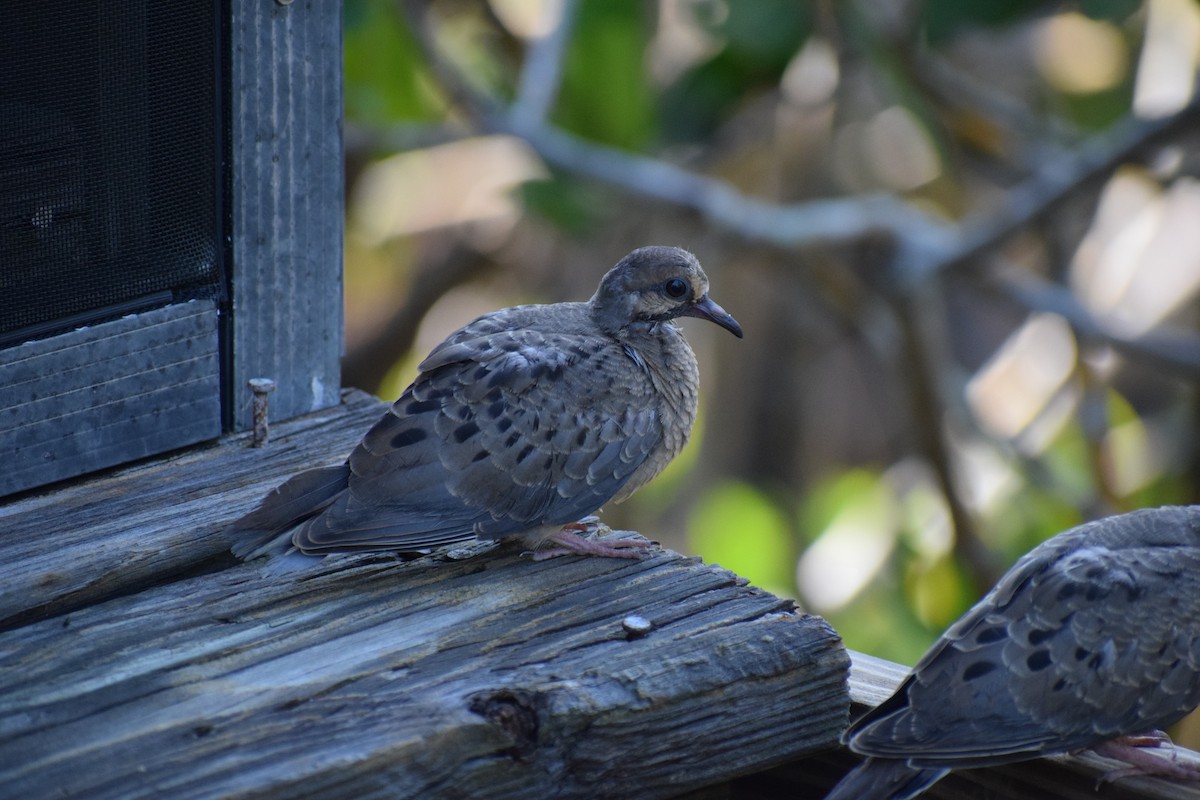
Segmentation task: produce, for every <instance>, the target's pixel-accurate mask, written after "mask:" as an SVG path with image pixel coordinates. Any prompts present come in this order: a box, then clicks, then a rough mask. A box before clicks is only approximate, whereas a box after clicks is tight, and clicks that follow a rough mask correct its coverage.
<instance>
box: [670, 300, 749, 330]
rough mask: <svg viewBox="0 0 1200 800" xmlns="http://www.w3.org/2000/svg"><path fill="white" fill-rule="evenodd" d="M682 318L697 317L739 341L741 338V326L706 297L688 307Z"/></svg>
mask: <svg viewBox="0 0 1200 800" xmlns="http://www.w3.org/2000/svg"><path fill="white" fill-rule="evenodd" d="M683 316H685V317H699V318H700V319H706V320H708V321H709V322H715V323H716V324H718V325H720V326H721V327H722V328H724V329H725V330H727V331H729V332H730V333H732V334H733V335H734V336H736V337H738V338H739V339H741V338H742V326H741V325H739V324H738V321H737V320H736V319H734V318H733V317H732V316H730V315H729V312H728V311H726V310H725V309H723V308H721V307H720V306H719V305H717V304H716V303H714V302H713V301H712V300H711V299H709V296H708V295H704V297H701V298H700V299H699V300H697V301H696V302H695V303H693V304H692V305H690V306H688V309H687V311H684V312H683Z"/></svg>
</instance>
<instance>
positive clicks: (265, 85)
mask: <svg viewBox="0 0 1200 800" xmlns="http://www.w3.org/2000/svg"><path fill="white" fill-rule="evenodd" d="M341 6H342V4H341V3H340V2H337V0H319V2H312V1H311V0H309V1H307V2H305V1H303V0H302V1H301V2H295V3H284V4H281V3H275V2H254V3H231V4H230V6H229V7H230V11H231V15H232V21H231V24H230V28H229V36H230V38H231V42H230V51H231V58H232V64H231V67H230V71H231V85H232V87H233V95H232V113H231V115H230V125H231V129H232V132H231V161H232V165H233V176H234V178H233V186H232V192H231V204H232V207H231V213H232V220H233V241H232V261H233V263H232V269H231V273H232V287H233V289H232V302H233V391H234V393H235V395H234V401H235V404H234V408H233V415H234V422H235V424H236V427H237V428H238V429H239V430H244V429H246V428H248V427H250V424H251V415H250V408H249V405H248V403H245V402H241V401H242V400H246V399H248V398H249V393H248V392H247V390H246V381H247V380H249V379H250V378H272V379H274V380H275V382H276V384H277V387H278V388H277V389H276V391H275V393H274V394H273V395H272V397H271V404H272V405H273V406H274V408H275V416H276V418H277V419H285V418H288V417H294V416H296V415H298V414H304V413H307V412H309V411H312V410H314V409H317V408H322V407H326V406H331V405H336V404H337V402H338V392H339V387H340V386H341V380H340V364H339V359H340V358H341V355H342V225H343V208H344V204H343V202H342V193H343V186H342V131H341V120H342V79H341V67H342V41H341Z"/></svg>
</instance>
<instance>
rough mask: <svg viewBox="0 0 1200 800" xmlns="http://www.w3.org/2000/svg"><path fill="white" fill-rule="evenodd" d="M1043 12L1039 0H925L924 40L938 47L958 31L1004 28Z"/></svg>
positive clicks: (1042, 6) (923, 17)
mask: <svg viewBox="0 0 1200 800" xmlns="http://www.w3.org/2000/svg"><path fill="white" fill-rule="evenodd" d="M1043 8H1045V4H1044V3H1042V2H1039V0H926V1H925V5H924V7H923V8H922V9H921V21H922V23H923V26H922V27H923V28H924V30H925V36H926V37H927V38H928V39H929V41H930V42H932V43H934V44H938V43H941V42H944V41H946V40H947V39H949V38H950V37H951V36H952V35H954V34H955V33H956V32H958V29H959V28H965V27H981V28H996V27H1001V26H1004V25H1009V24H1012V23H1014V22H1016V21H1017V20H1019V19H1021V18H1022V17H1025V16H1027V15H1029V14H1031V13H1033V12H1035V11H1038V10H1040V9H1043Z"/></svg>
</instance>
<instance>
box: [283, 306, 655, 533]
mask: <svg viewBox="0 0 1200 800" xmlns="http://www.w3.org/2000/svg"><path fill="white" fill-rule="evenodd" d="M572 305H574V304H572ZM579 305H580V306H581V307H582V304H579ZM525 310H526V309H524V308H517V309H510V310H509V311H508V312H505V313H504V314H503V315H500V314H497V315H489V316H487V317H483V318H481V319H479V320H477V321H476V322H474V323H472V324H471V325H469V326H467V327H466V328H464V329H463V330H461V331H459V332H457V333H456V334H454V335H453V336H451V337H450V338H449V339H447V340H446V342H444V343H443V344H442V345H440V346H439V347H438V348H437V349H435V350H434V351H433V353H431V354H430V356H429V357H428V358H427V359H425V361H424V362H422V364H421V367H420V369H421V373H420V375H419V376H418V377H417V379H416V380H415V381H414V382H413V384H412V386H410V387H409V388H408V390H406V391H405V393H404V394H403V395H402V396H401V397H400V399H399V400H397V401H396V403H395V404H394V405H393V406H392V408H391V409H390V411H389V412H388V413H387V414H386V415H385V416H384V418H383V419H382V420H380V422H378V423H377V424H376V425H375V426H374V427H373V428H372V429H371V430H370V431H369V432H368V433H367V435H366V437H365V438H364V439H363V441H362V443H361V444H360V445H359V446H358V447H357V448H356V449H355V450H354V452H353V453H352V454H351V455H350V458H349V462H348V463H349V466H350V471H351V474H350V478H349V488H348V490H347V491H346V492H344V493H343V494H342V495H341V496H339V497H338V498H337V499H336V500H335V501H334V502H333V503H332V504H331V505H330V506H329V508H328V509H327V510H326V511H325V512H324V513H322V514H321V515H319V516H317V517H315V518H313V519H312V520H310V521H308V522H307V523H305V524H304V525H303V526H302V527H301V528H300V529H298V530H297V533H296V536H295V542H296V544H297V546H299V547H300V548H301V549H303V550H305V551H306V552H314V551H318V552H319V551H333V550H343V549H401V550H403V549H405V548H414V549H416V548H423V547H430V546H435V545H440V544H446V543H450V542H454V541H461V540H464V539H468V538H470V537H472V536H474V535H476V534H478V535H481V536H487V537H501V536H506V535H509V534H514V533H520V532H523V531H526V530H531V529H534V528H537V527H539V526H542V525H552V524H565V523H568V522H573V521H575V520H578V519H579V518H580V517H583V516H586V515H587V514H590V513H592V512H593V511H595V510H596V509H598V508H599V507H600V506H601V505H602V504H604V503H605V502H606V501H607V500H609V499H610V498H612V497H613V495H614V494H615V493H616V492H617V491H619V490H620V488H621V487H622V486H623V485H624V484H625V483H626V482H627V481H628V480H629V478H630V476H631V475H632V474H633V473H634V471H635V470H636V469H637V468H638V466H639V465H640V464H642V462H644V461H645V460H646V458H647V456H648V454H649V453H650V452H651V451H652V450H653V449H654V447H655V446H656V445H657V444H658V442H659V441H660V440H661V438H662V430H661V426H660V424H659V419H658V411H657V403H656V402H655V397H654V389H653V385H652V384H651V382H650V380H649V378H648V376H647V375H646V374H645V373H644V372H643V371H642V370H641V369H639V368H638V367H637V365H636V364H635V363H634V362H633V360H632V359H630V358H629V357H628V356H627V355H626V354H625V353H624V352H623V350H622V349H621V347H620V345H619V344H617V343H616V342H615V341H614V340H612V339H610V338H608V337H605V336H603V335H600V334H587V333H569V332H565V331H566V330H568V329H570V328H571V327H572V326H570V325H562V326H559V327H560V328H561V329H562V330H552V331H546V330H540V329H538V328H531V327H522V323H523V322H525V321H527V320H525V319H524V315H523V312H524V311H525ZM575 327H577V328H578V327H582V326H578V325H576V326H575Z"/></svg>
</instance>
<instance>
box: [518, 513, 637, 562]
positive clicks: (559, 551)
mask: <svg viewBox="0 0 1200 800" xmlns="http://www.w3.org/2000/svg"><path fill="white" fill-rule="evenodd" d="M593 527H595V523H594V522H572V523H570V524H569V525H563V526H562V528H560V529H559V530H557V531H555V532H554V533H552V534H550V535H549V536H547V537H546V542H553V543H554V544H556V545H558V547H553V548H551V549H549V550H536V551H534V554H533V560H534V561H545V560H546V559H547V558H554V557H556V556H570V555H579V556H603V557H607V558H641V557H642V554H641V552H639V550H641V549H644V548H646V547H649V546H650V545H651V544H653V542H648V541H646V540H645V539H608V540H606V541H603V542H595V541H592V540H591V539H585V538H583V537H582V536H580V535H579V533H578V532H579V531H587V530H591V529H592V528H593Z"/></svg>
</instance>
